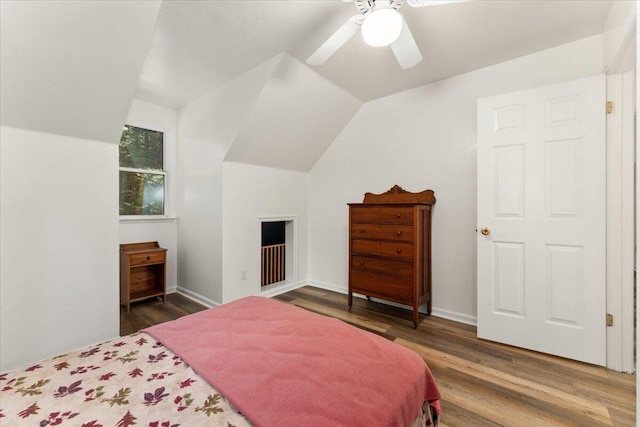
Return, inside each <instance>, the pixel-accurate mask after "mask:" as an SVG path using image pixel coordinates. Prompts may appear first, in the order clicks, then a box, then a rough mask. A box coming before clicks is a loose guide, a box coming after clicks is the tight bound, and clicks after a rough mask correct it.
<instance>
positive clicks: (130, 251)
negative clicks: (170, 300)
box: [120, 242, 167, 311]
mask: <svg viewBox="0 0 640 427" xmlns="http://www.w3.org/2000/svg"><path fill="white" fill-rule="evenodd" d="M166 261H167V250H166V249H164V248H161V247H160V245H158V242H143V243H127V244H122V245H120V304H122V305H124V306H125V308H126V309H127V311H129V310H130V308H131V303H132V302H135V301H141V300H144V299H147V298H154V297H161V298H162V302H166V301H167V287H166V283H165V282H166Z"/></svg>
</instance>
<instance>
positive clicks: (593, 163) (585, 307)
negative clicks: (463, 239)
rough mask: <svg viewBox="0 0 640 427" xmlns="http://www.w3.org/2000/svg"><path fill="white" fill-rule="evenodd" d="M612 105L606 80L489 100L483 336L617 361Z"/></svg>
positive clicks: (483, 126)
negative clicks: (610, 330) (609, 284)
mask: <svg viewBox="0 0 640 427" xmlns="http://www.w3.org/2000/svg"><path fill="white" fill-rule="evenodd" d="M604 105H605V78H604V76H597V77H591V78H586V79H581V80H575V81H571V82H568V83H562V84H558V85H553V86H548V87H543V88H537V89H532V90H526V91H522V92H517V93H511V94H506V95H499V96H494V97H490V98H483V99H480V100H478V241H477V242H478V337H480V338H484V339H488V340H492V341H498V342H502V343H505V344H510V345H514V346H518V347H524V348H528V349H531V350H536V351H540V352H544V353H549V354H554V355H558V356H563V357H567V358H571V359H576V360H581V361H584V362H588V363H594V364H598V365H605V364H606V318H605V316H606V315H605V295H606V285H605V280H606V272H605V255H606V254H605V248H606V241H605V230H606V223H605V221H606V218H605V212H606V195H605V188H606V182H605V179H606V178H605V152H606V147H605V107H604ZM483 229H485V230H484V232H485V233H487V234H486V235H485V234H482V230H483Z"/></svg>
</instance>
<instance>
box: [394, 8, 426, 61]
mask: <svg viewBox="0 0 640 427" xmlns="http://www.w3.org/2000/svg"><path fill="white" fill-rule="evenodd" d="M391 50H392V51H393V54H394V55H395V56H396V59H397V60H398V63H399V64H400V68H402V69H403V70H406V69H407V68H411V67H413V66H414V65H416V64H418V63H419V62H420V61H422V54H421V53H420V49H419V48H418V45H417V44H416V40H415V39H414V38H413V34H411V30H410V29H409V26H408V25H407V21H405V20H404V19H403V20H402V32H401V33H400V37H398V40H396V41H395V42H393V43H392V44H391Z"/></svg>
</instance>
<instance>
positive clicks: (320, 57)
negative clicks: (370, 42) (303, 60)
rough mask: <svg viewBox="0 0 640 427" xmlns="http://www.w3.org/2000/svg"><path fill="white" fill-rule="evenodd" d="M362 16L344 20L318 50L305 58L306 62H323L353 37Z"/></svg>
mask: <svg viewBox="0 0 640 427" xmlns="http://www.w3.org/2000/svg"><path fill="white" fill-rule="evenodd" d="M363 18H364V16H363V15H355V16H352V17H351V18H349V19H348V20H347V22H345V23H344V24H342V26H341V27H340V28H338V31H336V32H335V33H333V35H332V36H331V37H329V38H328V39H327V41H326V42H324V43H323V44H322V46H320V47H319V48H318V50H316V51H315V52H313V54H311V56H310V57H309V58H307V64H309V65H322V64H324V63H325V62H326V61H327V59H329V58H330V57H331V55H333V54H334V53H336V52H337V51H338V49H340V48H341V47H342V46H343V45H344V44H345V43H346V42H348V41H349V40H350V39H351V37H353V36H354V35H355V34H356V33H357V32H358V30H359V29H360V24H361V23H362V20H363Z"/></svg>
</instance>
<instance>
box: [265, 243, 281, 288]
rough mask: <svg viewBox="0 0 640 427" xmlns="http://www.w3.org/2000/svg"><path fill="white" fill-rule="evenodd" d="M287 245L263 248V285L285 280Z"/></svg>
mask: <svg viewBox="0 0 640 427" xmlns="http://www.w3.org/2000/svg"><path fill="white" fill-rule="evenodd" d="M284 247H285V244H284V243H281V244H278V245H269V246H262V262H261V281H260V283H261V285H262V286H267V285H270V284H272V283H276V282H281V281H283V280H284V278H285V271H284V265H285V257H284Z"/></svg>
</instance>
